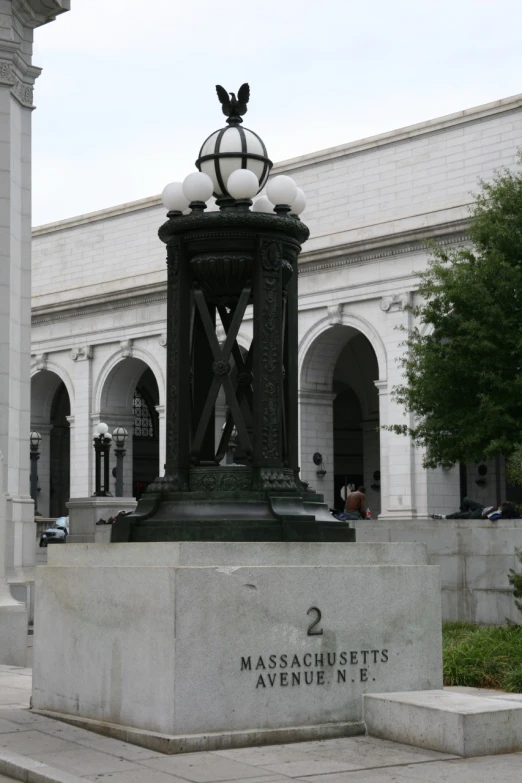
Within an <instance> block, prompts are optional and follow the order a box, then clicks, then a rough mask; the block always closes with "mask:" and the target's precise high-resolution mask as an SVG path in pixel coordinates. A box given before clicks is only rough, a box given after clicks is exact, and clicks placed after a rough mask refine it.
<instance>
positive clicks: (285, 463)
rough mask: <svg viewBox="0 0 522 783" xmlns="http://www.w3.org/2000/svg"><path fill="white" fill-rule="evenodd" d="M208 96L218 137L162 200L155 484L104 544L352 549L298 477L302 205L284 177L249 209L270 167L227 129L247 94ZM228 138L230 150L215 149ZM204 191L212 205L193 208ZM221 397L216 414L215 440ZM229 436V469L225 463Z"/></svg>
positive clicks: (261, 149)
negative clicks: (160, 447) (160, 392)
mask: <svg viewBox="0 0 522 783" xmlns="http://www.w3.org/2000/svg"><path fill="white" fill-rule="evenodd" d="M218 96H219V98H220V100H221V102H222V105H223V111H224V113H225V114H226V115H227V117H228V128H225V129H223V130H222V131H217V132H215V133H214V134H212V136H210V137H209V139H207V141H206V142H205V143H204V144H203V147H202V149H201V153H200V157H199V158H198V161H197V166H198V168H200V169H201V171H199V172H195V173H193V174H191V175H189V176H188V177H187V178H186V180H185V181H184V183H183V184H181V183H171V185H168V186H167V187H166V188H165V190H164V194H163V198H164V204H165V206H166V207H167V209H168V210H169V212H168V220H167V222H166V223H164V225H163V226H162V227H161V228H160V230H159V236H160V239H161V240H162V241H163V242H165V244H166V246H167V267H168V289H167V295H168V304H167V411H166V417H167V443H166V454H167V459H166V465H165V475H164V476H163V477H162V478H158V479H157V480H156V481H155V482H154V483H153V484H151V485H150V486H149V487H148V490H147V492H146V493H145V494H144V495H143V497H142V498H141V500H140V501H139V503H138V507H137V509H136V511H135V513H134V514H132V515H130V516H127V517H124V518H123V519H122V520H118V522H117V523H116V524H115V525H114V526H113V530H112V541H114V542H118V541H196V540H197V541H286V540H288V541H350V540H354V531H353V530H352V529H350V528H349V527H348V525H347V524H346V523H345V522H340V521H338V520H336V519H334V518H333V517H332V516H331V515H330V513H329V511H328V508H327V507H326V506H325V504H324V503H323V497H322V495H318V494H317V493H316V492H315V491H313V490H312V489H311V488H310V487H309V486H308V485H307V484H305V483H304V482H302V481H301V480H300V478H299V465H298V395H297V375H298V368H297V352H298V335H297V316H298V313H297V260H298V256H299V253H300V250H301V245H302V243H303V242H305V241H306V240H307V238H308V235H309V231H308V228H307V227H306V226H305V225H304V223H302V222H301V220H300V219H299V217H298V216H297V214H293V212H294V213H295V212H300V211H302V209H303V208H304V204H305V199H304V194H302V192H300V191H298V188H297V187H296V185H295V183H294V182H293V181H292V180H291V179H290V178H289V177H275V178H274V179H272V180H270V181H269V183H268V187H267V194H268V199H267V198H266V197H263V198H261V199H259V200H258V201H257V202H256V203H255V205H254V209H251V206H252V201H251V198H252V197H253V196H255V195H256V194H257V193H258V192H259V190H260V189H261V188H262V186H263V185H264V183H265V181H266V178H267V176H268V173H269V170H270V167H271V165H272V164H271V163H270V161H269V159H268V157H267V154H266V148H265V146H264V144H263V142H262V141H261V140H260V139H259V137H258V136H256V135H255V134H254V133H253V132H252V131H248V134H250V136H248V138H247V139H246V141H245V138H244V137H245V136H246V129H244V130H243V129H241V130H242V133H243V135H241V134H240V133H239V131H238V129H239V127H240V123H241V121H242V120H241V115H242V114H244V113H245V112H246V104H247V102H248V98H249V90H248V85H243V87H242V88H241V89H240V90H239V92H238V98H237V99H236V98H235V96H234V95H233V94H231V98H230V99H229V98H228V95H227V93H226V92H225V91H224V90H223V88H218ZM230 131H234V134H235V135H234V143H236V142H237V144H239V147H234V143H233V140H232V139H230V140H227V135H226V134H227V133H228V132H230ZM236 132H237V133H236ZM238 139H239V141H238ZM255 139H257V142H256V141H255ZM223 140H225V147H226V149H225V150H224V149H223ZM249 143H250V146H249ZM241 145H242V146H241ZM225 175H226V176H225ZM212 194H214V195H215V196H217V204H218V206H219V207H220V209H219V210H210V211H206V206H207V205H206V202H207V201H208V200H209V199H210V198H211V196H212ZM187 208H188V209H190V213H189V214H184V213H186V211H187ZM248 308H251V310H252V314H253V339H252V343H251V345H250V349H249V350H248V353H246V355H245V354H244V353H242V351H241V349H240V346H239V344H238V339H237V338H238V333H239V330H240V327H241V324H242V322H243V319H244V318H245V314H246V312H247V309H248ZM219 323H220V324H221V326H222V328H223V330H224V333H225V339H224V342H223V343H222V344H220V342H219V341H218V337H217V335H216V325H217V324H219ZM221 389H223V390H224V393H225V397H226V404H227V411H228V412H227V416H226V422H225V425H224V426H223V428H222V429H221V434H220V438H219V442H216V438H215V431H216V426H215V406H216V400H217V398H218V394H219V392H220V390H221ZM233 433H234V439H235V446H236V448H237V451H236V457H235V462H234V463H233V464H226V454H227V449H228V447H229V441H230V438H231V436H232V434H233Z"/></svg>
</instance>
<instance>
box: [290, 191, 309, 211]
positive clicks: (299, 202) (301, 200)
mask: <svg viewBox="0 0 522 783" xmlns="http://www.w3.org/2000/svg"><path fill="white" fill-rule="evenodd" d="M305 209H306V196H305V194H304V191H302V190H301V188H297V196H296V197H295V199H294V200H293V201H292V203H291V204H290V214H291V215H300V214H301V212H304V210H305Z"/></svg>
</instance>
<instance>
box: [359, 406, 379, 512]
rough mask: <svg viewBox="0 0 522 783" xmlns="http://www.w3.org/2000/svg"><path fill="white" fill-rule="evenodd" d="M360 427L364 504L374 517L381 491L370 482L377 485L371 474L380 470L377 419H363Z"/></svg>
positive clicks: (377, 510) (377, 509)
mask: <svg viewBox="0 0 522 783" xmlns="http://www.w3.org/2000/svg"><path fill="white" fill-rule="evenodd" d="M361 429H362V431H363V475H364V481H363V483H364V486H365V489H366V505H367V506H368V508H369V509H370V511H371V514H372V518H373V519H376V518H377V516H378V515H379V514H380V511H381V492H380V489H372V484H373V485H374V486H377V485H378V483H376V480H375V479H374V478H373V474H374V473H375V471H376V470H378V471H380V470H381V459H380V446H379V420H378V419H368V420H367V421H363V422H361Z"/></svg>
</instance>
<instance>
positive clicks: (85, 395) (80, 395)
mask: <svg viewBox="0 0 522 783" xmlns="http://www.w3.org/2000/svg"><path fill="white" fill-rule="evenodd" d="M71 357H72V359H73V361H74V363H75V365H74V388H75V390H76V391H75V400H74V427H72V426H71V488H70V495H71V497H72V498H86V497H89V496H90V495H92V493H93V491H94V489H93V487H94V484H93V479H92V476H93V470H94V468H93V465H94V449H93V448H92V435H93V432H94V427H95V426H96V424H94V425H92V424H91V404H92V347H91V346H90V345H86V346H83V347H81V348H80V347H78V348H73V349H72V351H71ZM69 423H70V422H69ZM96 423H97V422H96Z"/></svg>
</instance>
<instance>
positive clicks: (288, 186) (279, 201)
mask: <svg viewBox="0 0 522 783" xmlns="http://www.w3.org/2000/svg"><path fill="white" fill-rule="evenodd" d="M266 195H267V196H268V199H269V201H271V202H272V204H273V205H274V206H279V205H283V204H284V205H285V206H288V207H290V205H291V204H293V202H294V200H295V198H296V196H297V185H296V184H295V182H294V180H293V179H292V178H291V177H287V176H286V175H285V174H280V175H279V176H278V177H274V179H271V180H269V182H268V185H267V186H266Z"/></svg>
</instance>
